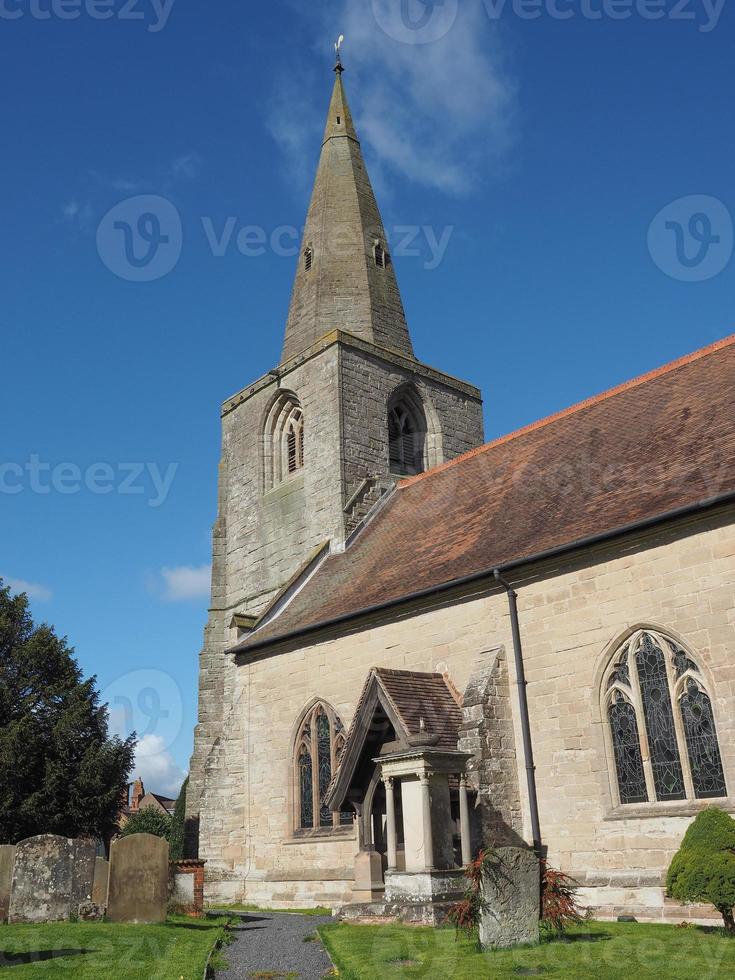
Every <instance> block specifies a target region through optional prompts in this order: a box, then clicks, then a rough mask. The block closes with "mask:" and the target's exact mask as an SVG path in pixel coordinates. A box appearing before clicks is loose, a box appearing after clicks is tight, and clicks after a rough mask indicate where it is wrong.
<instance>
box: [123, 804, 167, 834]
mask: <svg viewBox="0 0 735 980" xmlns="http://www.w3.org/2000/svg"><path fill="white" fill-rule="evenodd" d="M130 834H153V836H154V837H163V838H164V839H165V840H169V838H170V837H171V817H169V815H168V814H167V813H161V811H160V810H156V809H155V808H154V807H152V806H145V807H143V809H142V810H138V812H137V813H133V814H132V815H131V816H130V817H128V820H127V823H126V824H125V826H124V827H123V829H122V830H121V831H120V836H121V837H129V836H130Z"/></svg>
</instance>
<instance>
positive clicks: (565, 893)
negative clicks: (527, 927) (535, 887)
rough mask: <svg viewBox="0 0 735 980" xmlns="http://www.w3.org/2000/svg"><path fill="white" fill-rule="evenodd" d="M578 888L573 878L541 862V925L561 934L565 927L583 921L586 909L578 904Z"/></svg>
mask: <svg viewBox="0 0 735 980" xmlns="http://www.w3.org/2000/svg"><path fill="white" fill-rule="evenodd" d="M578 889H579V885H578V883H577V882H576V881H575V880H574V878H570V877H569V875H567V874H564V872H563V871H557V869H556V868H552V867H551V866H550V865H549V864H548V863H547V862H546V861H542V862H541V925H542V926H543V927H544V928H545V929H548V930H549V931H550V932H554V933H556V934H557V936H561V935H562V933H563V932H564V930H565V929H568V928H569V927H570V926H578V925H580V924H581V923H582V922H584V921H585V918H586V914H587V910H586V909H585V908H584V907H583V906H582V905H580V904H579V899H578Z"/></svg>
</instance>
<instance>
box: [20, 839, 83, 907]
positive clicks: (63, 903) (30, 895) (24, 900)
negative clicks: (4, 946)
mask: <svg viewBox="0 0 735 980" xmlns="http://www.w3.org/2000/svg"><path fill="white" fill-rule="evenodd" d="M94 860H95V844H94V842H93V841H87V840H69V839H67V838H66V837H57V836H56V835H54V834H45V835H43V836H41V837H29V838H28V839H27V840H24V841H21V842H20V844H18V845H17V847H16V851H15V862H14V866H13V877H12V883H11V888H10V910H9V916H8V921H9V922H11V923H14V922H67V921H68V920H69V919H71V918H73V917H76V915H77V913H78V911H79V906H80V905H81V904H82V903H84V902H87V901H89V899H90V898H91V896H92V880H93V878H94Z"/></svg>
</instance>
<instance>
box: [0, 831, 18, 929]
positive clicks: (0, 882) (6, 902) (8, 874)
mask: <svg viewBox="0 0 735 980" xmlns="http://www.w3.org/2000/svg"><path fill="white" fill-rule="evenodd" d="M14 863H15V845H14V844H2V845H0V923H3V922H5V921H6V920H7V918H8V911H9V909H10V883H11V881H12V880H13V864H14Z"/></svg>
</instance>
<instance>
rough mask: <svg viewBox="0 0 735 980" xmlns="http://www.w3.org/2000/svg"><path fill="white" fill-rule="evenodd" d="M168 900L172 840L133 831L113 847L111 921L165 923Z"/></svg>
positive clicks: (109, 905) (111, 856) (109, 910)
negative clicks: (169, 857)
mask: <svg viewBox="0 0 735 980" xmlns="http://www.w3.org/2000/svg"><path fill="white" fill-rule="evenodd" d="M167 901H168V841H166V840H163V839H162V838H160V837H154V836H153V835H152V834H131V835H130V836H129V837H121V838H120V839H119V840H116V841H114V842H113V844H112V847H111V848H110V884H109V888H108V895H107V920H108V922H147V923H153V922H165V921H166V906H167Z"/></svg>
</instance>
